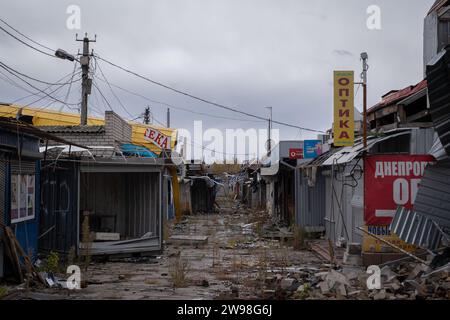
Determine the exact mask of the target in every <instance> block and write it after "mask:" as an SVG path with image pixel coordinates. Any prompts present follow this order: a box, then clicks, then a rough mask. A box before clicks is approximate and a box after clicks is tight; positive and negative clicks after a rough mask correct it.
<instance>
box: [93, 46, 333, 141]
mask: <svg viewBox="0 0 450 320" xmlns="http://www.w3.org/2000/svg"><path fill="white" fill-rule="evenodd" d="M95 56H96V57H97V59H99V60H101V61H104V62H106V63H107V64H109V65H111V66H113V67H115V68H118V69H120V70H122V71H124V72H127V73H129V74H132V75H134V76H136V77H138V78H141V79H143V80H145V81H148V82H150V83H152V84H155V85H157V86H160V87H163V88H165V89H168V90H170V91H173V92H175V93H178V94H181V95H184V96H186V97H189V98H191V99H194V100H198V101H201V102H204V103H206V104H209V105H212V106H215V107H218V108H222V109H226V110H228V111H231V112H235V113H240V114H243V115H246V116H249V117H252V118H256V119H259V120H264V121H269V119H267V118H264V117H261V116H257V115H254V114H251V113H248V112H245V111H241V110H238V109H236V108H232V107H229V106H225V105H223V104H219V103H217V102H213V101H210V100H207V99H204V98H200V97H198V96H195V95H193V94H190V93H187V92H184V91H181V90H178V89H175V88H173V87H170V86H168V85H165V84H163V83H161V82H158V81H155V80H152V79H150V78H148V77H145V76H143V75H140V74H138V73H136V72H134V71H131V70H129V69H127V68H125V67H122V66H119V65H117V64H115V63H113V62H111V61H108V60H106V59H104V58H102V57H100V56H99V55H95ZM271 122H272V123H276V124H279V125H283V126H287V127H291V128H297V129H302V130H305V131H309V132H319V133H325V132H324V131H321V130H315V129H310V128H304V127H300V126H296V125H292V124H288V123H285V122H281V121H277V120H273V119H272V120H271Z"/></svg>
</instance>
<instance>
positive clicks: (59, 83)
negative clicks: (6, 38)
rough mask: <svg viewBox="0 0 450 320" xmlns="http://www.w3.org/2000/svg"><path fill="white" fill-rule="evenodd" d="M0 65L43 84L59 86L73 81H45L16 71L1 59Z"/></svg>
mask: <svg viewBox="0 0 450 320" xmlns="http://www.w3.org/2000/svg"><path fill="white" fill-rule="evenodd" d="M0 65H2V66H3V67H5V68H7V69H9V70H11V71H13V72H15V73H17V74H19V75H21V76H22V77H25V78H27V79H30V80H33V81H36V82H40V83H43V84H47V85H51V86H59V85H65V84H71V83H72V82H74V81H72V82H62V83H61V82H56V83H55V82H47V81H43V80H40V79H37V78H34V77H31V76H29V75H26V74H24V73H22V72H20V71H17V70H16V69H14V68H11V67H10V66H8V65H7V64H5V63H4V62H2V61H0Z"/></svg>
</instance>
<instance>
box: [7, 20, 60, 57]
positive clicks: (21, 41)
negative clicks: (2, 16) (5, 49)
mask: <svg viewBox="0 0 450 320" xmlns="http://www.w3.org/2000/svg"><path fill="white" fill-rule="evenodd" d="M0 30H2V31H3V32H5V33H6V34H8V35H9V36H11V37H12V38H14V39H16V40H17V41H19V42H20V43H22V44H24V45H26V46H27V47H29V48H31V49H33V50H36V51H37V52H40V53H42V54H45V55H47V56H49V57H52V58H55V59H59V58H58V57H57V56H55V55H53V54H50V53H48V52H45V51H42V50H40V49H38V48H36V47H33V46H32V45H31V44H29V43H27V42H25V41H23V40H22V39H20V38H18V37H16V36H15V35H13V34H12V33H10V32H9V31H8V30H6V29H5V28H3V27H2V26H0Z"/></svg>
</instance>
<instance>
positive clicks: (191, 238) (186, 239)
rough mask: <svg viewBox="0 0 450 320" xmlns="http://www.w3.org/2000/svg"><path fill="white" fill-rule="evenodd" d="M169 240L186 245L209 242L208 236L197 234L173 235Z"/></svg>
mask: <svg viewBox="0 0 450 320" xmlns="http://www.w3.org/2000/svg"><path fill="white" fill-rule="evenodd" d="M169 242H170V243H177V244H186V245H192V244H205V243H207V242H208V237H207V236H195V235H173V236H171V237H170V238H169Z"/></svg>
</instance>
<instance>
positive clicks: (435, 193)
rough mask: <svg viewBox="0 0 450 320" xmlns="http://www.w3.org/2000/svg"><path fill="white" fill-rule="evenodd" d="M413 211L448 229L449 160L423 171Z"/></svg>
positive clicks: (449, 214)
mask: <svg viewBox="0 0 450 320" xmlns="http://www.w3.org/2000/svg"><path fill="white" fill-rule="evenodd" d="M413 209H414V211H415V212H417V213H419V214H421V215H424V216H426V217H427V218H430V219H432V220H433V221H436V222H437V223H438V224H439V225H441V226H442V227H446V228H450V160H449V159H447V160H444V161H439V162H438V163H437V164H435V165H433V166H431V165H429V166H428V167H427V168H426V169H425V173H424V176H423V178H422V180H421V182H420V187H419V190H418V192H417V196H416V200H415V202H414V208H413Z"/></svg>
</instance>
